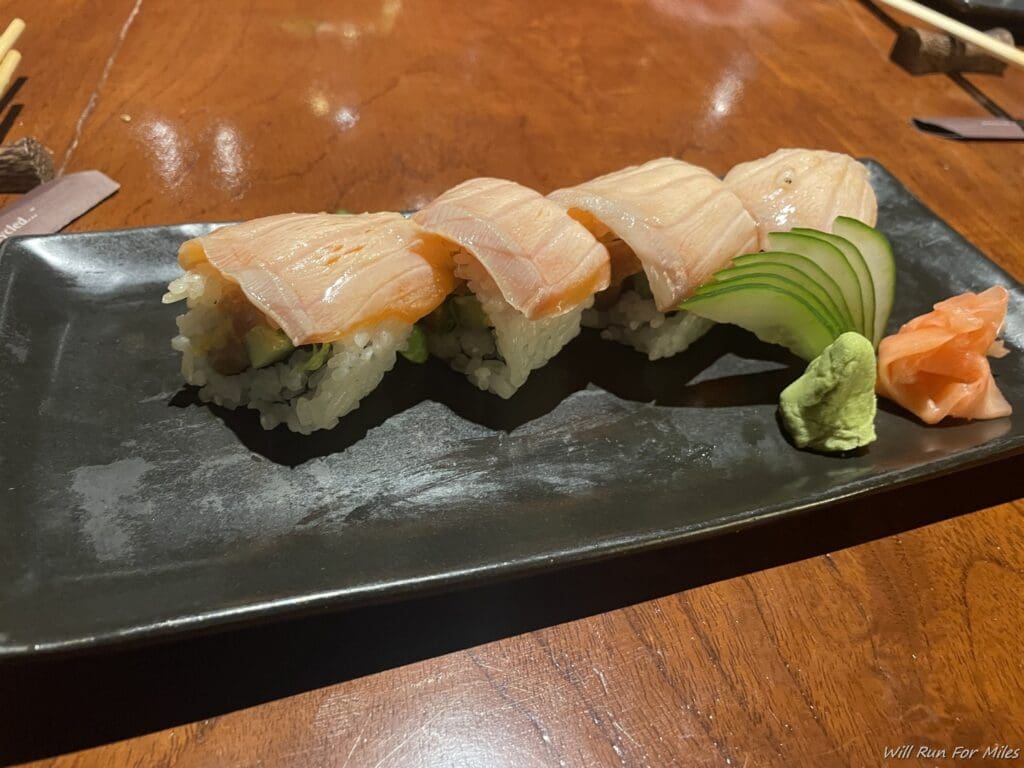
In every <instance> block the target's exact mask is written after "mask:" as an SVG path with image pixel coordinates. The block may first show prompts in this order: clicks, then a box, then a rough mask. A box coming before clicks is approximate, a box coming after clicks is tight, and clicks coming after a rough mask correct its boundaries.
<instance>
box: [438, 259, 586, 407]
mask: <svg viewBox="0 0 1024 768" xmlns="http://www.w3.org/2000/svg"><path fill="white" fill-rule="evenodd" d="M454 259H455V274H456V275H457V276H458V277H460V278H462V279H464V280H466V285H467V286H468V288H469V289H470V291H472V293H473V294H475V295H476V298H477V299H478V300H479V302H480V306H481V308H482V309H483V311H484V313H485V314H486V316H487V320H488V322H489V327H486V328H470V327H465V326H459V325H456V326H455V327H454V328H452V329H451V330H449V331H445V332H431V331H429V330H428V331H427V346H428V348H429V350H430V353H431V354H432V355H434V356H435V357H438V358H441V359H442V360H445V361H447V362H448V363H449V364H450V365H451V366H452V368H454V369H455V370H457V371H459V372H461V373H465V374H466V376H467V377H468V378H469V380H470V381H471V382H472V383H473V384H474V385H476V386H477V387H479V388H480V389H482V390H485V391H488V392H492V393H494V394H496V395H498V396H499V397H502V398H505V399H508V398H510V397H512V395H514V394H515V393H516V391H517V390H518V389H519V387H521V386H522V385H523V384H524V383H525V382H526V379H527V378H528V377H529V375H530V372H531V371H533V370H536V369H537V368H540V367H542V366H543V365H544V364H545V363H547V362H548V360H550V359H551V358H552V357H554V356H555V355H556V354H558V352H559V350H561V349H562V347H564V346H565V345H566V344H568V343H569V342H570V341H572V339H574V338H575V337H576V336H577V335H579V332H580V321H581V319H582V315H583V311H584V310H585V309H586V308H587V307H589V306H591V305H592V304H593V302H594V299H593V297H590V298H588V299H587V300H586V301H584V302H583V303H581V304H579V305H577V306H576V307H574V308H572V309H570V310H569V311H568V312H565V313H564V314H561V315H556V316H555V317H546V318H541V319H538V320H530V319H529V318H527V317H526V316H525V315H524V314H522V313H521V312H519V311H518V310H516V309H514V308H513V307H511V306H509V304H508V303H507V302H506V301H505V300H504V299H503V298H502V295H501V292H500V291H499V289H498V286H497V285H496V284H495V283H494V280H493V279H492V278H491V277H490V275H488V274H487V272H486V271H485V270H484V268H483V267H482V266H481V265H480V264H479V262H477V261H476V259H474V258H473V257H472V256H470V255H469V254H467V253H466V252H465V251H460V252H459V253H457V254H456V255H455V257H454Z"/></svg>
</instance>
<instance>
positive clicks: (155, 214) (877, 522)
mask: <svg viewBox="0 0 1024 768" xmlns="http://www.w3.org/2000/svg"><path fill="white" fill-rule="evenodd" d="M2 9H3V13H2V14H0V21H4V20H5V19H6V18H7V17H10V16H13V15H15V14H17V15H20V16H22V17H24V18H25V19H26V20H27V21H28V25H29V27H28V32H27V33H26V34H25V36H24V38H23V40H22V43H21V45H20V46H19V47H20V48H21V49H22V51H23V52H24V56H25V58H24V63H23V67H22V73H23V74H25V75H27V76H28V80H27V81H26V82H25V83H24V84H23V85H22V87H21V89H20V91H19V92H18V93H17V98H16V99H15V102H17V103H22V104H23V105H24V109H23V110H22V111H21V113H20V114H19V115H18V119H17V120H16V123H15V125H14V128H13V130H12V131H11V133H10V135H9V136H8V139H7V140H8V141H9V140H13V139H16V138H19V137H20V136H22V135H34V136H36V137H38V138H40V139H41V140H42V141H44V142H45V143H46V144H47V145H48V146H49V147H50V148H51V149H52V150H53V152H54V155H55V157H56V160H57V165H58V166H59V167H61V168H63V169H65V170H67V171H74V170H79V169H86V168H98V169H101V170H103V171H105V172H106V173H108V174H109V175H111V176H112V177H114V178H115V179H117V180H118V181H120V183H121V185H122V189H121V191H120V193H119V194H118V195H117V196H116V197H114V198H113V199H111V200H109V201H108V202H106V203H104V204H103V205H102V206H100V207H99V208H98V209H96V210H95V211H93V212H92V213H90V214H89V215H87V216H86V217H84V218H83V219H81V220H80V221H79V222H78V223H77V224H75V225H74V229H77V230H90V229H102V228H109V227H120V226H125V225H129V226H130V225H142V224H159V223H167V222H180V221H193V220H204V219H205V220H223V219H227V218H234V217H239V218H243V217H252V216H257V215H261V214H269V213H274V212H280V211H290V210H322V209H328V210H331V209H334V208H336V207H344V208H348V209H353V210H363V209H375V208H390V209H407V208H414V207H416V206H419V205H421V204H423V203H424V202H425V201H427V200H429V199H430V198H431V197H432V196H434V195H437V194H438V193H440V192H442V191H443V190H444V189H446V188H447V187H449V186H451V185H452V184H454V183H456V182H458V181H460V180H462V179H465V178H467V177H470V176H474V175H483V174H486V175H496V176H506V177H509V178H513V179H516V180H517V181H520V182H522V183H524V184H528V185H531V186H533V187H536V188H538V189H541V190H548V189H552V188H554V187H556V186H559V185H566V184H571V183H574V182H578V181H580V180H583V179H586V178H589V177H591V176H593V175H596V174H599V173H603V172H606V171H610V170H612V169H616V168H619V167H621V166H624V165H627V164H630V163H636V162H639V161H643V160H647V159H649V158H652V157H657V156H660V155H666V154H670V155H676V156H679V157H682V158H685V159H687V160H689V161H691V162H695V163H700V164H703V165H706V166H707V167H709V168H711V169H712V170H713V171H715V172H718V173H722V172H724V171H725V170H727V169H728V168H729V167H730V166H732V165H733V164H734V163H737V162H740V161H742V160H746V159H750V158H753V157H757V156H760V155H763V154H766V153H768V152H770V151H772V150H774V149H775V148H777V147H779V146H815V147H824V148H828V149H835V150H840V151H844V152H848V153H850V154H853V155H856V156H870V157H874V158H876V159H877V160H879V161H881V162H882V163H883V164H884V165H885V166H887V167H888V168H889V169H891V170H892V171H893V172H894V173H895V174H896V175H897V176H898V177H900V178H901V179H902V180H903V181H904V182H905V183H906V184H907V186H908V187H909V188H910V189H912V190H913V191H914V192H915V193H916V194H918V195H919V196H920V197H921V198H922V199H923V200H924V201H925V202H926V203H927V204H928V205H929V206H930V207H931V208H932V209H934V210H935V211H936V212H937V213H938V214H939V215H940V216H942V217H943V218H944V219H946V220H947V221H949V222H951V223H952V224H953V226H955V227H956V228H957V229H959V230H960V231H961V232H962V233H963V234H964V235H965V236H966V237H968V238H969V239H970V240H972V241H973V242H975V243H976V244H977V245H978V246H980V247H981V248H982V249H983V250H984V251H986V252H987V253H988V254H989V255H990V256H991V258H992V259H994V260H995V261H997V262H998V263H1000V264H1001V265H1003V266H1004V267H1006V268H1007V269H1009V270H1010V271H1011V272H1013V273H1014V274H1015V275H1016V276H1017V277H1024V252H1022V239H1021V237H1022V236H1021V233H1022V232H1024V145H1022V144H1019V143H1017V144H1014V143H1006V144H995V143H964V144H958V143H953V142H948V141H943V140H941V139H936V138H932V137H929V136H925V135H923V134H921V133H919V132H917V131H916V130H915V129H913V128H912V127H911V126H910V124H909V120H910V118H911V116H915V115H918V116H927V115H932V116H934V115H980V114H984V110H983V109H982V107H981V106H979V104H978V103H977V102H976V101H975V100H974V99H973V98H972V97H971V96H970V95H968V93H967V92H966V91H965V90H964V89H963V88H962V87H960V86H959V85H957V84H956V83H955V82H953V81H952V80H950V79H949V78H947V77H945V76H931V77H923V78H913V77H911V76H909V75H906V74H904V73H903V72H901V71H900V70H898V69H897V68H895V67H894V66H892V65H890V64H889V63H888V61H887V53H888V49H889V47H890V45H891V43H892V39H893V33H892V31H891V29H890V28H889V27H888V26H886V24H885V23H884V21H883V20H882V19H881V18H879V16H877V15H876V14H874V13H873V12H872V11H871V10H870V9H869V8H868V7H866V6H864V5H862V4H859V3H857V2H853V0H834V1H833V2H828V3H825V2H818V3H801V2H795V1H793V2H782V1H781V0H773V1H771V2H769V1H767V0H765V1H764V2H759V1H756V0H733V2H728V3H722V2H718V1H717V0H714V1H713V0H701V1H697V0H689V1H688V2H683V1H682V0H648V2H630V1H627V0H597V1H596V2H590V3H583V2H575V3H557V2H550V0H529V1H526V0H517V1H516V2H504V3H479V2H474V1H473V0H379V1H376V2H363V3H355V2H348V3H340V2H329V1H328V0H320V1H317V2H314V1H313V0H307V1H306V2H299V1H298V0H292V1H291V2H277V1H272V0H263V1H253V2H245V1H244V0H218V2H199V1H198V0H195V1H193V2H184V0H183V1H182V2H175V3H170V2H162V3H161V2H157V1H156V0H47V2H40V1H39V0H6V2H4V3H3V5H2ZM973 82H974V83H975V84H976V85H977V86H978V87H979V88H981V89H982V90H983V91H986V92H987V93H989V95H991V96H992V97H993V98H995V99H996V100H997V101H998V102H999V103H1000V104H1001V105H1002V106H1003V108H1005V109H1007V110H1008V111H1010V112H1013V113H1015V114H1016V115H1018V116H1024V72H1020V71H1013V72H1008V73H1007V75H1006V76H1005V77H1004V78H1003V79H1001V80H998V79H993V78H983V77H977V78H975V79H974V81H973ZM1018 406H1019V407H1024V404H1018ZM1022 470H1024V463H1022V462H1021V461H1019V460H1010V461H1007V462H1003V463H1001V464H997V465H994V466H991V467H988V468H984V469H980V470H972V471H970V472H967V473H965V474H962V475H959V476H956V477H954V478H951V479H947V480H941V481H938V482H935V483H932V484H929V485H926V486H922V487H919V488H912V489H907V490H904V491H900V492H891V493H888V494H886V495H884V496H881V497H876V498H872V499H869V500H866V501H863V502H861V503H854V504H847V505H844V506H841V507H838V508H836V509H833V510H829V511H824V512H820V513H815V514H813V515H810V516H808V517H807V519H798V520H794V521H791V522H788V523H785V524H781V525H778V526H772V527H769V528H764V529H758V530H756V531H753V532H751V533H748V534H742V535H735V536H731V537H727V538H725V539H719V540H715V541H710V542H707V543H704V544H701V545H700V546H696V545H694V546H690V547H687V548H683V549H675V550H670V551H666V552H661V553H657V554H655V555H651V556H648V557H646V558H633V559H630V560H629V561H625V562H621V563H614V564H613V563H609V564H605V565H598V566H591V567H589V568H584V569H577V570H575V571H572V572H568V573H565V574H559V575H556V576H554V577H548V578H547V580H541V581H537V580H526V581H523V582H517V583H514V584H505V585H496V586H492V587H487V588H482V589H479V590H474V591H470V592H467V593H463V594H459V595H455V596H451V597H448V598H431V599H428V600H424V601H420V602H419V603H417V604H415V605H402V606H395V607H392V608H381V609H373V610H368V611H364V612H361V613H357V614H356V615H355V616H354V617H353V616H349V617H344V616H342V617H338V616H329V617H321V618H314V619H303V620H299V621H293V622H288V623H285V624H280V625H274V626H271V627H268V628H264V629H261V630H246V631H235V632H231V633H228V634H225V635H220V636H217V637H212V638H206V639H200V640H195V641H190V642H187V643H185V642H183V643H172V644H168V645H163V646H158V647H156V648H149V649H136V650H125V651H122V652H119V653H113V654H105V655H102V656H99V657H86V658H84V659H73V660H67V661H57V660H53V661H49V662H46V663H45V664H41V665H38V664H37V665H29V666H28V667H26V668H21V667H19V668H16V669H13V670H12V669H3V668H0V687H4V686H6V688H5V690H6V694H7V698H6V701H7V704H8V707H7V709H6V710H4V711H3V712H2V713H0V723H2V724H0V732H3V731H6V735H5V741H6V743H8V744H11V745H13V746H12V750H11V752H10V753H9V754H8V755H7V757H8V759H16V760H25V759H31V758H44V759H41V760H40V761H39V762H38V763H37V765H52V766H68V767H70V766H125V767H126V766H141V765H175V766H200V765H201V766H217V767H218V768H222V767H225V766H242V765H284V764H287V765H311V766H314V765H315V766H320V765H336V766H368V767H379V768H384V767H385V766H397V765H429V766H435V765H436V766H440V765H453V766H530V765H544V766H548V765H550V766H556V765H558V766H592V765H625V766H669V765H686V766H690V765H693V766H705V765H706V766H733V768H743V767H744V766H751V767H754V766H757V767H758V768H760V767H761V766H795V765H800V766H804V765H806V766H833V765H836V766H838V765H844V766H845V765H849V766H860V765H865V766H874V765H882V764H884V763H886V762H889V763H891V764H892V765H899V766H911V765H928V766H931V765H952V764H958V765H959V764H965V765H1011V764H1013V765H1016V764H1022V763H1024V643H1022V637H1024V599H1022V596H1024V501H1022V500H1021V498H1020V497H1021V496H1022V491H1024V481H1022V480H1021V477H1022V474H1021V473H1022ZM681 503H685V500H683V501H682V502H681ZM12 691H13V692H12ZM287 694H294V695H290V696H289V695H287ZM261 702H265V703H261ZM256 704H259V705H258V706H253V705H256ZM190 721H195V722H190ZM127 737H133V738H127ZM125 738H127V740H123V741H116V742H114V743H104V742H110V741H113V740H115V739H125ZM997 743H998V744H1008V745H1010V746H1011V747H1015V748H1020V749H1021V756H1022V757H1021V760H1019V761H1018V760H987V761H986V760H982V759H981V758H980V755H979V756H978V757H976V758H975V759H974V760H973V761H966V762H965V761H960V760H956V761H954V760H952V759H941V758H936V759H924V758H922V759H917V758H914V759H908V760H900V761H891V760H889V761H887V760H885V759H884V758H883V750H884V748H885V747H897V746H899V745H903V744H913V745H924V746H930V747H934V748H946V749H947V750H949V751H950V752H951V751H952V749H953V747H955V746H957V745H961V746H967V747H980V748H984V747H986V746H989V745H991V744H997ZM84 747H91V748H89V749H85V751H79V752H77V753H74V754H64V755H63V756H59V757H53V756H54V755H55V754H57V753H61V752H68V751H69V750H75V749H81V748H84ZM916 748H917V746H915V750H916ZM2 761H3V756H0V762H2Z"/></svg>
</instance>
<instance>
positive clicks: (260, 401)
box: [163, 270, 412, 434]
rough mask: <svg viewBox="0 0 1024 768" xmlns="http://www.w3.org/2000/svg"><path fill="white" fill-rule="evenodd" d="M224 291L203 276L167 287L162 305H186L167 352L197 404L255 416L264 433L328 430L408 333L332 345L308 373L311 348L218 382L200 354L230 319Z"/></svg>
mask: <svg viewBox="0 0 1024 768" xmlns="http://www.w3.org/2000/svg"><path fill="white" fill-rule="evenodd" d="M224 287H225V286H224V281H223V279H222V278H221V277H220V276H219V275H218V274H217V273H216V272H213V271H210V270H205V271H197V270H190V271H189V272H186V273H185V274H184V275H182V276H181V277H179V278H177V279H176V280H173V281H172V282H171V283H170V284H169V285H168V287H167V293H166V294H164V297H163V302H164V303H165V304H171V303H175V302H179V301H186V302H187V306H188V311H187V312H185V314H183V315H180V316H179V317H178V318H177V325H178V335H177V336H175V337H174V339H172V341H171V346H172V348H173V349H175V350H176V351H178V352H181V355H182V358H181V372H182V375H183V376H184V378H185V380H186V381H187V382H188V383H189V384H192V385H194V386H197V387H200V390H199V397H200V399H201V400H202V401H203V402H213V403H216V404H217V405H221V406H224V407H225V408H237V407H239V406H245V407H248V408H252V409H254V410H257V411H259V413H260V423H261V424H262V426H263V427H264V429H273V428H274V427H276V426H277V425H279V424H286V425H287V426H288V428H289V429H291V430H292V431H294V432H301V433H302V434H309V433H311V432H313V431H315V430H317V429H330V428H331V427H333V426H335V425H336V424H337V423H338V419H339V418H341V417H342V416H344V415H345V414H347V413H349V412H350V411H352V410H354V409H355V408H356V407H358V405H359V401H360V400H361V399H362V398H363V397H365V396H366V395H368V394H369V393H370V392H372V391H373V390H374V389H375V388H376V387H377V385H378V384H379V383H380V381H381V379H383V377H384V374H385V373H387V372H388V371H389V370H391V368H392V367H394V365H395V361H396V359H397V353H398V351H399V350H400V349H402V348H403V347H404V345H405V344H406V342H407V340H408V337H409V334H410V332H411V331H412V325H406V324H403V323H400V322H396V321H391V322H389V323H384V324H381V325H379V326H377V327H376V328H375V329H374V330H373V332H372V333H370V332H360V333H356V334H354V335H353V336H352V337H351V338H349V339H345V340H342V341H335V342H334V343H332V344H331V350H330V355H329V356H328V357H327V359H326V361H325V362H324V363H323V365H322V366H320V367H319V368H317V369H316V370H314V371H307V370H306V367H307V363H309V361H310V358H311V357H312V354H313V352H312V348H311V347H299V348H297V349H296V350H295V351H294V352H292V353H291V355H290V356H288V357H287V358H286V359H285V360H283V361H281V362H278V363H275V364H273V365H270V366H267V367H265V368H248V369H246V370H245V371H243V372H241V373H238V374H232V375H225V374H222V373H218V372H217V371H216V370H214V368H213V367H212V365H211V364H210V362H209V360H208V359H207V357H206V354H205V350H206V349H207V348H208V346H209V344H210V341H211V340H215V339H216V338H218V336H219V335H222V334H224V333H225V332H226V329H227V328H228V327H230V322H231V320H230V318H229V317H228V316H227V315H226V314H225V313H224V312H222V311H221V310H220V309H219V307H218V300H219V299H220V298H221V295H222V293H223V291H224Z"/></svg>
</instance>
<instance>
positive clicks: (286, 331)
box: [163, 213, 456, 434]
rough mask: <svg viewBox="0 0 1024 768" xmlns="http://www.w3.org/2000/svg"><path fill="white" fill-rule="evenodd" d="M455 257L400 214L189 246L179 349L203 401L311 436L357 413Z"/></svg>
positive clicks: (258, 227) (447, 277)
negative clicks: (251, 413) (256, 414)
mask: <svg viewBox="0 0 1024 768" xmlns="http://www.w3.org/2000/svg"><path fill="white" fill-rule="evenodd" d="M451 253H452V249H451V248H450V247H449V246H448V244H447V243H446V242H445V241H443V240H442V239H441V238H439V237H437V236H435V235H432V234H430V233H429V232H426V231H425V230H423V229H422V228H421V227H419V226H418V225H417V224H415V223H414V222H412V221H410V220H408V219H406V218H404V217H402V216H401V215H400V214H397V213H372V214H371V213H367V214H361V215H352V216H339V215H334V214H326V213H321V214H285V215H280V216H269V217H266V218H261V219H255V220H253V221H249V222H245V223H243V224H236V225H232V226H227V227H222V228H220V229H217V230H215V231H213V232H211V233H210V234H208V235H204V236H202V237H197V238H195V239H193V240H189V241H188V242H186V243H184V244H183V245H182V246H181V249H180V251H179V253H178V262H179V264H180V265H181V267H182V269H184V270H185V274H184V275H182V276H181V277H179V278H177V279H176V280H174V281H172V282H171V283H170V285H169V286H168V291H167V293H166V294H165V295H164V298H163V300H164V303H174V302H178V301H185V302H186V303H187V306H188V310H187V311H186V312H185V314H183V315H181V316H179V317H178V320H177V323H178V335H177V336H176V337H175V338H174V340H173V342H172V346H173V348H174V349H175V350H177V351H179V352H181V354H182V363H181V366H182V374H183V375H184V377H185V379H186V380H187V381H188V382H189V383H190V384H193V385H196V386H198V387H200V388H201V389H200V398H201V399H202V400H203V401H205V402H214V403H217V404H218V405H223V406H225V407H228V408H237V407H239V406H245V407H248V408H253V409H255V410H257V411H259V413H260V421H261V423H262V425H263V427H264V428H266V429H272V428H273V427H275V426H277V425H278V424H286V425H287V426H288V428H289V429H291V430H293V431H296V432H302V433H305V434H308V433H310V432H313V431H314V430H317V429H329V428H331V427H333V426H335V425H336V424H337V423H338V419H339V418H341V417H342V416H344V415H345V414H346V413H348V412H349V411H351V410H353V409H354V408H356V407H358V405H359V401H360V400H361V399H362V398H363V397H365V396H366V395H367V394H369V393H370V392H371V391H372V390H373V389H374V388H375V387H376V386H377V385H378V384H379V383H380V381H381V379H382V378H383V376H384V374H385V373H386V372H387V371H388V370H390V369H391V368H392V367H393V366H394V364H395V360H396V355H397V353H398V352H399V351H401V350H404V349H406V348H407V346H409V345H410V343H411V342H415V341H416V340H417V338H416V335H415V334H416V333H417V331H416V330H415V329H416V322H417V321H418V320H420V318H422V317H424V316H425V315H428V314H429V313H430V312H432V311H433V310H434V309H436V308H437V307H438V306H439V305H440V304H441V303H442V302H443V301H444V299H445V297H446V296H447V295H448V294H449V293H450V292H451V290H452V289H453V288H454V287H455V282H456V281H455V277H454V274H453V263H452V259H451Z"/></svg>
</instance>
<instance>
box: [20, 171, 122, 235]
mask: <svg viewBox="0 0 1024 768" xmlns="http://www.w3.org/2000/svg"><path fill="white" fill-rule="evenodd" d="M120 188H121V185H120V184H118V183H117V182H116V181H114V180H113V179H111V178H110V177H109V176H106V175H105V174H103V173H100V172H99V171H79V172H78V173H70V174H68V175H67V176H61V177H60V178H57V179H54V180H53V181H48V182H46V183H45V184H41V185H39V186H38V187H36V188H35V189H33V190H32V191H31V192H28V193H26V194H25V195H23V196H22V197H21V198H20V199H19V200H17V202H14V203H12V204H11V205H8V206H7V207H6V208H4V209H3V210H2V211H0V241H3V240H6V239H7V238H8V237H13V236H15V235H45V234H50V233H51V232H59V231H60V230H62V229H63V228H64V227H66V226H67V225H68V224H70V223H71V222H72V221H74V220H75V219H77V218H78V217H79V216H81V215H82V214H84V213H85V212H86V211H88V210H90V209H91V208H94V207H95V206H97V205H99V204H100V203H101V202H103V201H104V200H106V199H107V198H108V197H110V196H111V195H112V194H114V193H115V192H117V190H118V189H120Z"/></svg>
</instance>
